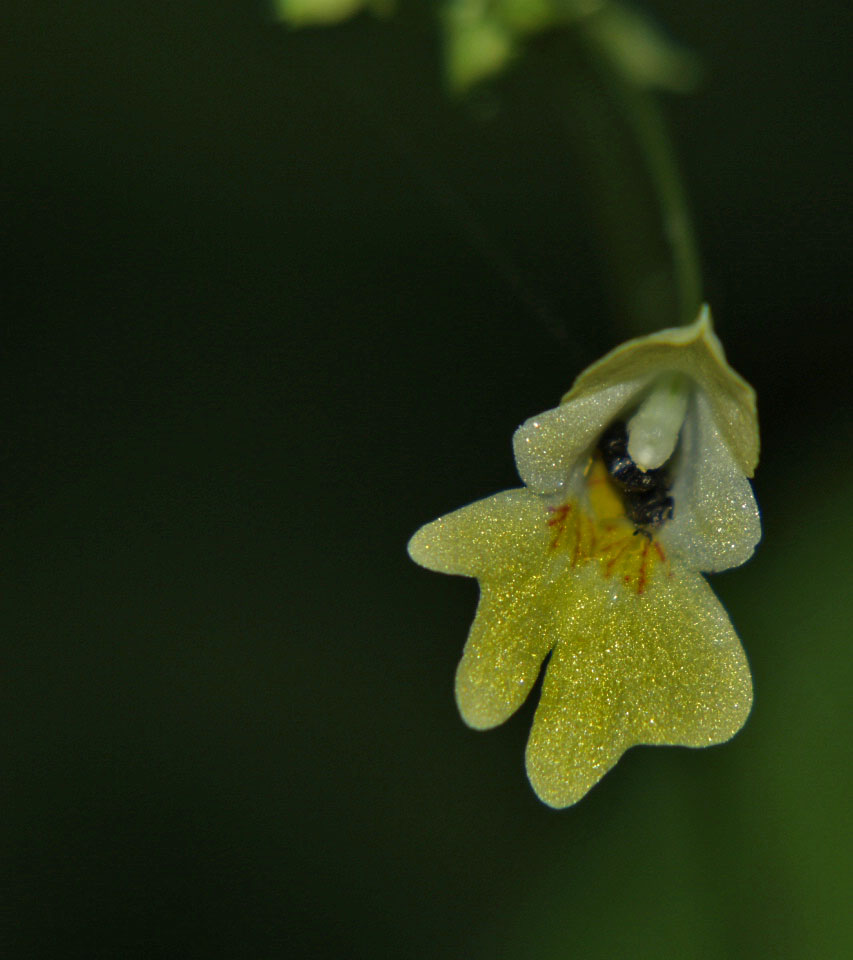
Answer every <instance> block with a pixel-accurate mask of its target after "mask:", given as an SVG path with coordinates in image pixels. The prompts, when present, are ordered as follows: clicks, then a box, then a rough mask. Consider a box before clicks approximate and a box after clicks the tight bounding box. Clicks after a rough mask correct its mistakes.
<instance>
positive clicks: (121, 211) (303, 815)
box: [0, 0, 853, 960]
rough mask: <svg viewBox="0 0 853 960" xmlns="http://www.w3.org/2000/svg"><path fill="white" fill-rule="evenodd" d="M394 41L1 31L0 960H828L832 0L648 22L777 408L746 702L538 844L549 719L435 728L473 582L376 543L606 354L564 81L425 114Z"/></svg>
mask: <svg viewBox="0 0 853 960" xmlns="http://www.w3.org/2000/svg"><path fill="white" fill-rule="evenodd" d="M403 7H404V9H403V14H402V15H401V17H400V18H398V19H396V20H394V21H391V22H389V23H378V22H375V21H372V20H370V19H369V18H363V19H360V20H359V21H357V22H355V23H353V24H350V25H347V26H345V27H341V28H338V29H334V30H328V31H316V32H306V33H302V34H289V33H288V32H287V31H286V30H285V29H283V28H281V27H279V26H277V25H275V24H274V23H272V22H271V20H270V19H269V17H268V16H267V13H266V11H265V8H264V6H263V5H262V4H261V3H254V2H242V3H239V2H232V3H227V2H224V0H219V2H208V3H201V2H199V3H193V2H174V3H165V2H163V3H159V4H146V3H112V4H94V3H85V2H75V3H73V4H68V3H65V4H54V3H46V4H45V3H32V2H28V3H20V4H11V3H5V4H3V9H4V18H3V20H4V34H6V39H7V42H8V43H9V48H8V50H7V52H6V53H5V54H4V57H3V61H4V70H5V72H6V82H5V83H4V86H3V91H4V92H3V112H4V125H3V134H2V136H3V143H2V151H0V169H2V177H3V194H2V208H0V209H1V210H2V217H3V222H4V226H5V232H6V237H7V243H6V248H5V254H4V257H3V261H4V265H5V267H6V270H5V275H6V276H5V282H4V290H5V294H6V296H5V297H4V300H5V301H6V302H7V304H8V305H9V306H8V309H7V311H6V313H7V317H8V318H9V319H10V320H11V321H12V323H11V324H8V325H7V327H6V329H7V338H6V350H5V351H4V354H5V359H6V361H7V364H8V373H7V375H6V376H5V377H4V382H5V384H6V404H5V413H4V414H3V422H4V429H3V434H4V462H3V470H2V473H3V480H4V487H5V493H4V503H3V507H4V509H3V511H2V516H3V531H2V533H3V536H2V544H3V546H2V555H3V558H4V563H3V571H4V576H3V584H4V586H3V588H2V594H3V598H4V603H3V607H4V611H5V615H4V620H5V621H6V626H5V627H4V631H3V634H4V648H5V654H4V656H3V665H2V677H3V685H4V689H5V692H4V693H3V703H4V708H5V711H4V712H5V718H6V722H5V725H4V726H5V732H4V744H5V748H4V755H5V763H4V764H3V766H4V773H3V784H4V786H3V791H2V815H0V821H1V822H2V824H3V836H4V838H5V839H4V844H3V848H2V871H3V874H4V887H5V890H6V892H4V893H3V921H2V923H3V932H2V939H3V943H5V944H6V946H5V947H4V948H3V951H2V952H3V955H4V956H5V957H10V958H30V957H49V958H56V957H64V956H77V955H80V956H87V957H121V958H125V957H146V958H147V957H159V956H163V957H176V956H198V957H220V956H221V957H247V958H253V960H254V958H272V957H279V956H282V957H283V956H285V955H290V956H294V955H297V956H305V957H317V956H335V957H347V958H350V957H353V958H360V957H364V958H377V957H427V958H429V957H473V958H478V957H483V958H496V957H506V958H531V960H532V958H536V960H550V958H564V957H565V958H570V957H571V958H574V957H579V958H607V960H611V958H622V957H624V958H631V960H641V958H655V960H660V958H679V960H681V958H686V960H692V958H703V960H704V958H709V960H710V958H713V960H723V958H741V957H743V958H747V957H750V958H751V957H798V958H800V957H802V958H835V957H839V958H840V957H845V956H849V955H850V954H851V951H853V942H851V941H853V936H852V935H851V934H853V928H851V922H850V920H849V919H848V914H849V899H850V896H849V895H850V882H849V861H850V854H851V850H850V834H849V798H850V794H851V778H850V763H849V749H850V734H851V722H850V711H849V700H850V693H849V691H850V688H851V684H852V683H853V677H851V652H850V651H851V648H850V626H849V624H850V619H851V614H853V603H851V599H850V571H851V568H850V562H849V549H850V544H851V543H853V529H851V524H850V519H849V517H850V509H851V501H853V482H851V469H850V468H851V464H850V457H849V452H850V440H851V431H850V417H849V412H850V408H849V394H848V391H847V385H848V381H849V369H850V345H851V338H850V334H849V329H850V317H851V310H850V308H851V299H853V298H851V284H850V269H849V264H850V261H851V256H850V253H851V251H850V235H849V232H848V231H847V228H848V227H849V218H850V210H851V207H850V204H849V193H848V188H849V164H850V145H851V144H850V139H849V133H848V131H847V128H848V125H849V116H850V98H849V95H848V94H849V80H850V77H849V72H848V67H847V61H848V58H849V57H848V51H847V50H846V49H844V45H843V43H841V42H839V41H842V40H843V38H844V37H845V36H849V27H850V21H849V16H848V13H847V11H848V4H846V3H842V2H829V0H819V2H817V3H814V4H810V5H788V6H786V5H784V4H778V3H761V2H758V0H749V2H745V3H739V4H734V5H728V6H722V7H721V5H720V4H719V3H713V2H711V0H693V2H690V3H687V4H683V3H675V2H669V0H660V2H656V3H654V4H653V5H652V8H653V9H654V10H655V11H656V12H657V13H658V14H659V15H660V17H661V18H662V20H663V21H664V22H666V23H667V24H668V26H669V27H670V28H671V30H672V31H673V33H674V34H675V35H676V36H678V37H679V38H681V39H683V40H684V41H685V42H687V43H688V44H690V45H691V46H692V47H694V48H695V49H697V50H698V51H699V52H700V53H701V54H702V55H703V57H704V58H705V62H706V64H707V65H708V67H709V73H708V77H707V81H706V84H705V86H704V88H703V90H702V92H700V93H699V94H697V95H696V96H693V97H691V98H688V99H685V100H677V101H676V100H667V101H666V103H665V107H666V110H667V115H668V117H669V119H670V121H671V128H672V131H673V134H674V137H675V141H676V144H677V147H678V151H679V154H680V157H681V160H682V163H683V167H684V169H685V172H686V176H687V181H688V184H689V188H690V193H691V196H692V199H693V204H694V209H695V214H696V222H697V228H698V233H699V237H700V242H701V245H702V249H703V253H704V261H705V275H706V281H707V296H708V297H709V299H710V300H711V302H712V305H713V307H714V309H715V312H716V316H717V319H718V329H719V331H720V333H721V336H722V337H723V339H724V340H725V342H726V345H727V349H728V352H729V356H730V358H731V360H732V362H733V364H734V365H735V366H736V367H737V369H738V370H740V371H741V372H742V373H743V374H744V375H745V376H747V377H748V378H749V379H750V380H751V381H752V382H753V383H754V384H755V385H756V388H757V390H758V395H759V402H760V414H761V418H762V426H763V444H764V454H763V460H762V464H761V467H760V471H759V473H758V476H757V478H756V490H757V493H758V495H759V498H760V501H761V504H762V507H763V511H764V518H765V542H764V544H763V545H762V548H761V549H760V551H759V552H758V554H757V556H756V558H755V559H754V561H752V562H751V563H750V564H749V565H748V566H747V567H745V568H744V569H742V570H738V571H734V572H732V573H730V574H725V575H722V576H719V577H716V578H714V586H715V589H716V590H717V591H718V593H719V595H720V596H721V598H722V599H723V601H724V603H725V604H726V606H727V608H728V610H729V612H730V613H731V616H732V618H733V620H734V622H735V624H736V625H737V627H738V630H739V632H740V634H741V636H742V638H743V640H744V644H745V646H746V649H747V651H748V654H749V656H750V660H751V663H752V666H753V670H754V674H755V684H756V705H755V709H754V712H753V715H752V718H751V719H750V722H749V724H748V726H747V727H746V729H745V730H744V732H743V733H742V734H741V735H740V736H738V738H737V739H736V740H735V741H734V742H733V743H731V744H729V745H727V746H724V747H719V748H716V749H712V750H708V751H697V752H693V751H687V750H668V749H639V750H634V751H631V752H630V753H629V754H628V755H627V756H626V757H625V758H624V759H623V761H622V762H621V763H620V764H619V765H618V767H617V768H616V769H615V770H614V771H613V772H612V773H611V774H609V775H608V776H607V777H606V778H605V780H604V781H603V782H602V784H601V785H600V786H598V787H597V788H596V789H595V790H594V791H593V792H592V793H591V794H590V795H589V796H588V797H587V798H586V799H585V800H584V801H582V802H581V803H580V804H579V805H578V806H577V807H576V808H573V809H571V810H569V811H566V812H562V813H555V812H553V811H551V810H549V809H547V808H545V807H544V806H542V805H541V804H540V803H539V802H538V801H537V800H536V798H535V797H534V795H533V793H532V791H531V790H530V788H529V786H528V784H527V782H526V779H525V777H524V773H523V766H522V753H523V746H524V741H525V737H526V733H527V729H528V727H529V721H530V717H531V708H532V704H528V705H527V706H526V707H525V708H524V709H523V710H522V711H521V713H520V715H519V716H517V717H516V718H514V719H513V720H511V721H510V722H509V723H508V724H507V725H506V726H505V727H503V728H501V729H499V730H497V731H494V732H492V733H489V734H474V733H472V732H470V731H469V730H467V729H466V728H465V727H464V725H463V724H462V723H461V721H460V720H459V718H458V717H457V715H456V711H455V706H454V703H453V698H452V676H453V670H454V668H455V664H456V661H457V658H458V656H459V653H460V650H461V647H462V643H463V640H464V636H465V632H466V630H467V626H468V623H469V621H470V617H471V614H472V611H473V606H474V603H475V598H476V587H475V586H474V584H473V583H471V582H468V581H464V580H456V579H449V578H441V577H437V576H434V575H432V574H428V573H426V572H425V571H423V570H421V569H419V568H417V567H415V566H414V565H413V564H412V563H410V562H409V561H408V559H407V557H406V555H405V550H404V546H405V542H406V540H407V538H408V536H409V535H410V534H411V532H413V531H414V529H415V528H416V527H417V526H419V525H420V524H421V523H423V522H425V521H427V520H430V519H432V518H433V517H434V516H436V515H438V514H439V513H441V512H444V511H447V510H449V509H451V508H454V507H457V506H460V505H462V504H465V503H467V502H469V501H471V500H473V499H475V498H477V497H480V496H484V495H486V494H489V493H492V492H494V491H496V490H500V489H503V488H505V487H507V486H512V485H515V484H517V482H518V481H517V478H516V476H515V472H514V466H513V461H512V456H511V447H510V439H511V434H512V431H513V429H514V428H515V427H516V426H517V425H518V424H519V423H520V422H521V421H522V420H524V419H525V418H526V417H528V416H530V415H532V414H534V413H537V412H539V411H541V410H543V409H545V408H547V407H550V406H552V405H553V404H554V403H555V402H556V400H557V399H558V398H559V396H560V395H561V394H562V392H563V391H564V390H565V389H567V387H568V386H569V384H570V383H571V380H572V379H573V377H574V376H575V374H576V373H577V372H579V370H580V369H581V368H582V367H583V366H584V365H586V364H587V363H588V362H590V361H592V360H593V359H595V358H596V357H597V356H598V355H600V354H601V353H602V352H604V351H605V350H607V349H609V348H610V347H612V346H613V345H614V344H615V343H617V342H619V341H620V340H621V339H623V338H624V336H625V328H624V327H623V326H620V324H621V323H622V321H623V319H624V318H621V317H620V315H619V313H618V311H616V312H614V311H613V310H612V309H610V306H609V304H611V303H612V288H613V285H614V284H615V283H616V281H615V279H614V278H613V277H611V276H610V275H609V273H608V268H607V266H606V264H607V260H606V258H605V257H603V256H602V250H601V248H600V247H599V246H597V244H596V242H595V241H594V240H593V239H592V238H593V237H594V236H595V235H596V234H595V227H594V223H593V220H592V218H591V216H590V209H593V210H594V209H595V203H592V204H589V203H588V202H587V199H585V193H586V192H587V191H586V188H585V187H583V184H584V182H585V181H584V180H583V177H582V176H581V174H580V170H581V168H582V161H581V160H580V159H579V158H578V156H577V155H576V154H573V153H572V151H571V149H570V141H571V139H572V137H571V131H568V132H567V131H566V128H565V126H561V123H560V118H561V117H562V116H563V110H565V111H566V116H570V115H571V109H572V86H571V84H572V83H577V82H579V81H578V80H577V75H578V68H577V66H576V65H575V66H572V65H570V64H566V71H567V72H566V74H565V76H564V75H563V74H561V73H560V70H559V69H554V64H557V65H558V66H559V64H560V62H561V57H562V56H564V54H565V51H566V50H568V47H561V46H560V44H559V42H557V41H544V42H542V43H539V44H535V45H534V49H533V50H532V52H531V55H530V57H529V59H528V61H526V62H525V63H524V64H522V65H521V66H520V67H519V68H518V69H517V70H516V71H515V73H514V75H513V76H511V77H508V78H505V79H504V80H503V81H502V82H501V83H500V84H498V85H497V87H496V88H495V89H494V90H493V91H492V92H491V93H490V94H489V95H487V96H485V97H482V98H476V99H475V101H474V102H473V103H471V104H468V105H463V104H455V103H452V102H451V101H449V100H448V98H447V97H446V96H445V94H444V93H443V91H442V88H441V77H440V62H439V53H438V51H439V48H438V42H437V38H436V36H435V32H436V30H435V24H434V22H433V20H432V18H431V16H430V13H429V12H428V11H426V12H425V11H424V8H423V7H419V5H417V4H412V3H409V4H404V5H403ZM563 62H565V60H564V61H563ZM572 71H574V73H572ZM543 78H544V79H543ZM567 78H569V79H567ZM571 78H573V79H571ZM546 80H547V82H546ZM570 80H571V82H570ZM587 159H588V158H587ZM634 227H635V225H633V224H632V223H631V222H626V223H625V230H626V231H627V232H628V233H629V234H631V231H632V229H634ZM635 233H636V231H635ZM631 235H633V234H631ZM554 326H556V327H557V328H558V332H559V331H562V333H561V334H560V335H559V336H554V335H552V332H551V328H552V327H554Z"/></svg>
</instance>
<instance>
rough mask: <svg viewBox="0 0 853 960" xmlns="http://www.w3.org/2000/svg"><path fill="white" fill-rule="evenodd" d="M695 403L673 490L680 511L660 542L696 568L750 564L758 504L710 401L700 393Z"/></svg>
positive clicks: (758, 527) (758, 536) (756, 537)
mask: <svg viewBox="0 0 853 960" xmlns="http://www.w3.org/2000/svg"><path fill="white" fill-rule="evenodd" d="M691 403H692V409H691V410H690V411H689V413H688V416H687V420H686V422H685V425H684V428H683V430H682V436H681V444H682V450H681V454H680V463H679V467H678V472H677V476H676V480H675V483H674V485H673V489H672V494H673V497H674V499H675V503H676V509H675V515H674V517H673V518H672V520H670V521H669V523H667V524H666V526H665V527H664V528H663V530H662V531H661V540H662V541H663V542H664V544H665V545H666V546H667V547H668V548H669V549H671V550H673V551H676V552H678V553H679V554H680V555H681V557H682V559H683V560H684V561H685V563H686V564H687V565H688V566H690V567H691V568H692V569H694V570H705V571H715V570H728V569H729V568H730V567H737V566H740V564H742V563H745V562H746V561H747V560H748V559H749V558H750V557H751V556H752V554H753V552H754V550H755V547H756V545H757V544H758V541H759V540H760V539H761V518H760V516H759V513H758V504H757V503H756V502H755V496H754V495H753V492H752V485H751V484H750V482H749V480H747V479H746V477H745V476H744V475H743V471H742V470H741V467H740V465H739V464H738V463H737V462H736V461H735V458H734V456H733V454H732V452H731V451H730V450H729V448H728V447H727V446H726V443H725V441H724V440H723V437H722V434H721V433H720V430H719V429H718V427H717V425H716V423H715V421H714V417H713V413H712V410H711V404H710V401H709V399H708V398H707V397H706V396H705V395H704V394H697V395H696V396H694V397H693V399H692V401H691Z"/></svg>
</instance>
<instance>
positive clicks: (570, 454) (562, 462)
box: [512, 376, 649, 496]
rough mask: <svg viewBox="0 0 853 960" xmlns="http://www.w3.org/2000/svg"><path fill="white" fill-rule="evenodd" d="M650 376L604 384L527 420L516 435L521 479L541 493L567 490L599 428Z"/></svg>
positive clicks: (546, 493) (516, 461) (599, 431)
mask: <svg viewBox="0 0 853 960" xmlns="http://www.w3.org/2000/svg"><path fill="white" fill-rule="evenodd" d="M648 381H649V377H648V376H647V377H640V378H639V379H636V380H633V381H630V382H627V383H616V384H613V385H609V386H602V387H601V388H600V389H598V390H595V391H591V392H589V393H587V394H585V395H584V396H583V397H580V398H578V399H577V400H576V401H574V402H572V403H563V404H562V405H561V406H559V407H555V408H554V409H553V410H546V411H545V413H542V414H540V415H539V416H538V417H531V418H530V419H529V420H527V421H525V422H524V423H523V424H522V425H521V426H520V427H519V428H518V430H516V431H515V436H514V437H513V438H512V443H513V448H514V450H515V463H516V466H517V467H518V473H519V476H520V477H521V479H522V480H523V481H524V482H525V483H526V484H527V486H528V487H529V488H530V489H531V490H532V491H533V492H534V493H536V494H539V495H540V496H548V495H550V494H553V493H559V492H561V491H564V490H565V489H566V487H567V485H568V483H569V480H570V478H571V475H572V472H573V471H574V469H575V467H576V466H578V464H579V461H580V460H581V458H584V457H585V456H586V454H587V453H588V452H589V450H590V448H591V447H592V446H594V444H595V441H596V440H597V439H598V436H599V434H600V433H601V432H602V431H603V430H604V428H605V427H606V426H607V425H608V423H610V421H611V420H614V419H615V418H616V417H617V416H618V414H619V413H620V412H621V411H622V410H623V409H624V408H625V407H626V406H627V405H628V404H629V403H630V402H631V400H632V399H633V398H634V397H635V396H636V395H637V394H639V393H640V392H641V391H642V389H643V388H644V387H645V386H646V384H647V383H648Z"/></svg>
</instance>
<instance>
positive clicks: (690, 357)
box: [562, 305, 759, 477]
mask: <svg viewBox="0 0 853 960" xmlns="http://www.w3.org/2000/svg"><path fill="white" fill-rule="evenodd" d="M673 371H678V372H680V373H683V374H685V375H686V376H688V377H690V379H691V380H693V381H694V382H695V383H696V385H697V386H698V387H699V389H700V390H701V391H702V392H703V393H704V394H705V395H706V396H707V397H708V400H709V401H710V410H711V416H712V417H713V420H714V423H715V425H716V427H717V429H718V431H719V433H720V436H721V438H722V441H723V442H724V443H725V445H726V446H727V447H728V449H729V450H730V451H731V454H732V457H733V458H734V461H735V463H736V464H737V465H738V467H739V469H740V472H741V473H742V474H744V475H745V476H747V477H751V476H752V474H753V472H754V471H755V465H756V464H757V463H758V449H759V440H758V416H757V413H756V409H755V391H754V390H753V389H752V387H751V386H750V385H749V384H748V383H747V382H746V380H744V379H743V377H741V376H740V375H739V374H738V373H736V372H735V371H734V370H733V369H732V368H731V367H730V366H729V365H728V363H727V362H726V356H725V352H724V351H723V345H722V344H721V343H720V341H719V339H718V338H717V336H716V334H715V333H714V330H713V325H712V323H711V311H710V310H709V308H708V306H707V305H705V306H703V307H702V309H701V310H700V312H699V316H698V318H697V319H696V322H695V323H692V324H691V325H690V326H688V327H672V328H669V329H666V330H659V331H658V332H657V333H653V334H651V335H650V336H647V337H640V338H638V339H635V340H628V341H627V342H626V343H623V344H622V345H621V346H618V347H616V349H615V350H611V351H610V353H608V354H607V355H606V356H604V357H602V358H601V360H599V361H598V362H597V363H594V364H593V365H592V366H591V367H587V369H586V370H584V372H583V373H581V374H580V376H579V377H578V378H577V380H575V382H574V384H573V386H572V389H571V390H569V392H568V393H567V394H566V395H565V396H564V397H563V401H562V402H563V404H566V405H572V404H576V403H579V402H580V401H581V400H584V399H586V398H588V397H591V396H595V395H596V394H598V393H599V392H600V391H601V390H603V389H605V388H607V387H610V386H612V385H613V384H616V383H625V382H636V381H637V380H639V379H644V380H645V382H649V381H650V380H651V379H654V378H655V377H657V376H659V375H660V374H663V373H667V372H673Z"/></svg>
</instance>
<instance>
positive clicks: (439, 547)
mask: <svg viewBox="0 0 853 960" xmlns="http://www.w3.org/2000/svg"><path fill="white" fill-rule="evenodd" d="M547 517H548V513H547V507H546V505H545V504H544V503H543V502H542V501H541V500H540V499H539V498H538V497H534V496H533V494H532V493H530V491H529V490H525V489H523V488H517V489H515V490H504V491H503V492H502V493H496V494H495V495H494V496H492V497H486V498H485V499H484V500H478V501H476V503H471V504H469V505H468V506H467V507H462V508H461V509H459V510H454V511H453V513H448V514H446V515H445V516H443V517H439V518H438V520H433V521H432V523H428V524H426V525H425V526H423V527H421V528H420V530H418V532H417V533H416V534H415V535H414V536H413V537H412V539H411V540H410V541H409V545H408V550H409V556H410V557H411V558H412V560H414V561H415V563H419V564H420V565H421V566H422V567H426V568H427V569H428V570H436V571H437V572H438V573H458V574H462V575H464V576H466V577H476V576H480V575H481V574H494V573H495V572H498V573H499V574H500V576H501V577H509V576H512V575H513V574H515V575H516V576H517V577H519V578H521V579H524V578H525V577H526V576H528V575H529V570H530V568H531V567H533V566H540V565H541V562H542V557H543V555H544V553H545V550H546V548H547V546H548V538H549V534H548V524H547Z"/></svg>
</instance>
